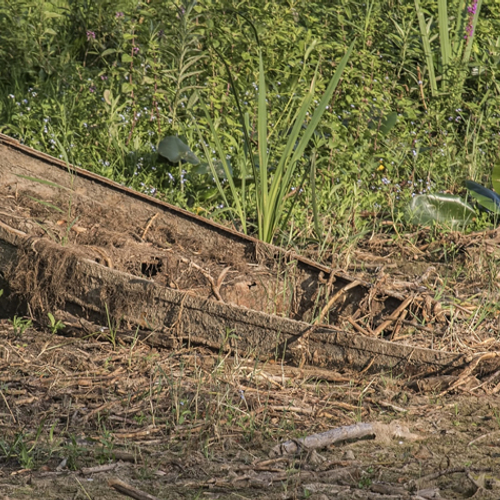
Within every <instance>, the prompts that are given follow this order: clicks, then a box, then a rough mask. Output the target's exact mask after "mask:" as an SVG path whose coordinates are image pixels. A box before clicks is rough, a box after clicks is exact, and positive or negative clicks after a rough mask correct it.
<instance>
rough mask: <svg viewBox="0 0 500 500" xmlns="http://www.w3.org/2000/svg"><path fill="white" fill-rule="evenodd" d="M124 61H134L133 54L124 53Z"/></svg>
mask: <svg viewBox="0 0 500 500" xmlns="http://www.w3.org/2000/svg"><path fill="white" fill-rule="evenodd" d="M122 62H123V63H130V62H132V56H131V55H130V54H122Z"/></svg>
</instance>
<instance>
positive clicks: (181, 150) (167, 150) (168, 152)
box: [158, 135, 200, 165]
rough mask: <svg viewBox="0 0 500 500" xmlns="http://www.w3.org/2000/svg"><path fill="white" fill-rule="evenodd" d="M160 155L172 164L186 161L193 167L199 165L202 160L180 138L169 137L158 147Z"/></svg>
mask: <svg viewBox="0 0 500 500" xmlns="http://www.w3.org/2000/svg"><path fill="white" fill-rule="evenodd" d="M158 153H160V154H161V155H162V156H164V157H165V158H166V159H167V160H168V161H170V162H172V163H178V162H180V161H185V162H187V163H190V164H191V165H198V164H199V163H200V160H199V159H198V157H197V156H196V155H195V154H194V153H193V152H192V151H191V149H190V148H189V146H188V145H187V144H184V142H182V141H181V140H180V139H179V138H178V137H176V136H173V135H169V136H167V137H165V138H164V139H163V140H162V141H161V142H160V144H159V145H158Z"/></svg>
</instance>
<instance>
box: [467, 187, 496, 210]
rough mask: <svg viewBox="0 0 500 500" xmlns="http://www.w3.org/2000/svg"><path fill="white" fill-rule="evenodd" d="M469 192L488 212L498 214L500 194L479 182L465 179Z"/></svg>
mask: <svg viewBox="0 0 500 500" xmlns="http://www.w3.org/2000/svg"><path fill="white" fill-rule="evenodd" d="M465 185H466V186H467V189H468V190H469V194H470V195H471V196H472V197H473V198H474V199H475V200H476V201H477V202H478V203H479V204H480V205H481V206H482V207H484V208H486V209H487V210H489V211H490V212H494V213H496V214H500V196H499V195H498V194H497V193H495V192H494V191H492V190H491V189H488V188H486V187H484V186H481V184H478V183H477V182H474V181H465Z"/></svg>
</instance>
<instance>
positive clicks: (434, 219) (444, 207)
mask: <svg viewBox="0 0 500 500" xmlns="http://www.w3.org/2000/svg"><path fill="white" fill-rule="evenodd" d="M474 214H475V212H474V209H473V208H472V207H471V206H470V205H469V204H468V203H467V202H466V201H465V200H463V199H462V198H461V197H460V196H457V195H451V194H419V195H417V196H415V197H413V198H412V200H411V202H410V203H409V205H408V206H407V208H406V219H407V221H408V222H410V223H411V224H415V225H423V226H428V225H430V224H432V223H440V224H445V225H449V226H450V227H451V228H456V227H460V226H465V225H467V224H468V222H469V221H470V220H471V219H472V217H473V216H474Z"/></svg>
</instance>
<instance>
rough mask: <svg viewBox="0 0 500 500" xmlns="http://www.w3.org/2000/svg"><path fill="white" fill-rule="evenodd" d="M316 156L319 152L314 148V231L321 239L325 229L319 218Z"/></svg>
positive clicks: (312, 189) (312, 191)
mask: <svg viewBox="0 0 500 500" xmlns="http://www.w3.org/2000/svg"><path fill="white" fill-rule="evenodd" d="M316 156H317V153H316V150H314V151H313V153H312V157H311V201H312V209H313V218H314V231H315V232H316V236H317V237H318V239H321V236H322V235H323V229H322V228H321V222H320V220H319V213H318V203H317V200H316Z"/></svg>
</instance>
